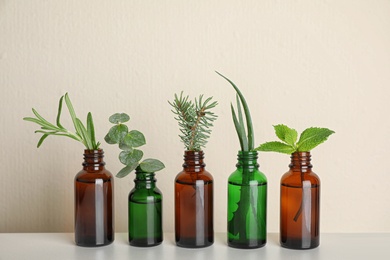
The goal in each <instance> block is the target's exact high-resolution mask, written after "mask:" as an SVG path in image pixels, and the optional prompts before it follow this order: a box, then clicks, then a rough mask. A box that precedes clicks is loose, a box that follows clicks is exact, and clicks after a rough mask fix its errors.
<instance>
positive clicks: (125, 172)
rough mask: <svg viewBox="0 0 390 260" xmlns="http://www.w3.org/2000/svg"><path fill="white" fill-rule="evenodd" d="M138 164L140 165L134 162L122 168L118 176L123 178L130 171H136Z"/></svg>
mask: <svg viewBox="0 0 390 260" xmlns="http://www.w3.org/2000/svg"><path fill="white" fill-rule="evenodd" d="M137 166H138V163H134V164H132V165H127V166H126V167H124V168H123V169H122V170H120V171H119V172H118V173H117V174H116V177H118V178H123V177H125V176H127V175H128V174H129V173H130V172H132V171H134V170H135V168H137Z"/></svg>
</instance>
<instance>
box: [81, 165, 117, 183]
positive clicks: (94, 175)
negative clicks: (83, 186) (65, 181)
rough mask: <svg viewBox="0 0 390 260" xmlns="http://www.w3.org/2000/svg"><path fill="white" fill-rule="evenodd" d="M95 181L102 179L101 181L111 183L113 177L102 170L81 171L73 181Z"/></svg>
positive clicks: (105, 170)
mask: <svg viewBox="0 0 390 260" xmlns="http://www.w3.org/2000/svg"><path fill="white" fill-rule="evenodd" d="M96 179H102V180H103V181H111V180H113V175H112V174H111V172H110V171H108V170H107V169H105V168H103V169H100V170H94V171H90V170H85V169H82V170H81V171H79V172H78V173H77V174H76V176H75V181H94V180H96Z"/></svg>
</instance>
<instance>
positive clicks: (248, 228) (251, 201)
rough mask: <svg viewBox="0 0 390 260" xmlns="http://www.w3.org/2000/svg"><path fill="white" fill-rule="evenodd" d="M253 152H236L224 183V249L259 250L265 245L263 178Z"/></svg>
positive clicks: (265, 183)
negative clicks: (226, 237) (232, 169)
mask: <svg viewBox="0 0 390 260" xmlns="http://www.w3.org/2000/svg"><path fill="white" fill-rule="evenodd" d="M257 158H258V157H257V152H256V151H239V152H238V163H237V165H236V166H237V169H236V171H234V172H233V173H232V174H231V175H230V177H229V180H228V245H229V246H230V247H235V248H242V249H251V248H259V247H262V246H264V245H265V244H266V242H267V226H266V224H267V178H266V177H265V175H264V174H263V173H262V172H260V171H259V164H258V163H257Z"/></svg>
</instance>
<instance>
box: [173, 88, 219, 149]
mask: <svg viewBox="0 0 390 260" xmlns="http://www.w3.org/2000/svg"><path fill="white" fill-rule="evenodd" d="M211 100H212V97H209V98H207V99H206V100H203V95H200V96H199V98H198V99H196V98H195V102H192V101H190V100H189V96H185V97H184V96H183V92H181V93H180V96H178V95H177V94H175V98H174V100H173V102H172V103H171V102H169V101H168V103H169V104H170V105H171V106H172V107H173V110H172V112H173V113H174V114H175V115H176V117H175V119H176V120H177V121H178V124H179V127H180V132H181V135H179V137H180V139H181V141H182V142H183V143H184V146H185V148H186V149H187V150H188V151H200V150H201V149H202V147H205V145H206V144H207V139H208V138H209V137H210V134H211V127H212V126H213V122H214V121H215V120H216V118H217V115H215V114H214V113H213V112H211V111H210V109H212V108H214V107H215V106H217V104H218V102H217V101H214V102H211Z"/></svg>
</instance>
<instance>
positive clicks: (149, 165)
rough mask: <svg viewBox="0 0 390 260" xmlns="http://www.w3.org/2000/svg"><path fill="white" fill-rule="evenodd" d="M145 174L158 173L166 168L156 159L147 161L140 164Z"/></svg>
mask: <svg viewBox="0 0 390 260" xmlns="http://www.w3.org/2000/svg"><path fill="white" fill-rule="evenodd" d="M139 167H140V168H141V170H142V171H144V172H157V171H160V170H162V169H164V168H165V165H164V164H163V163H162V162H160V161H159V160H156V159H145V160H144V161H142V162H141V163H140V164H139Z"/></svg>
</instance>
